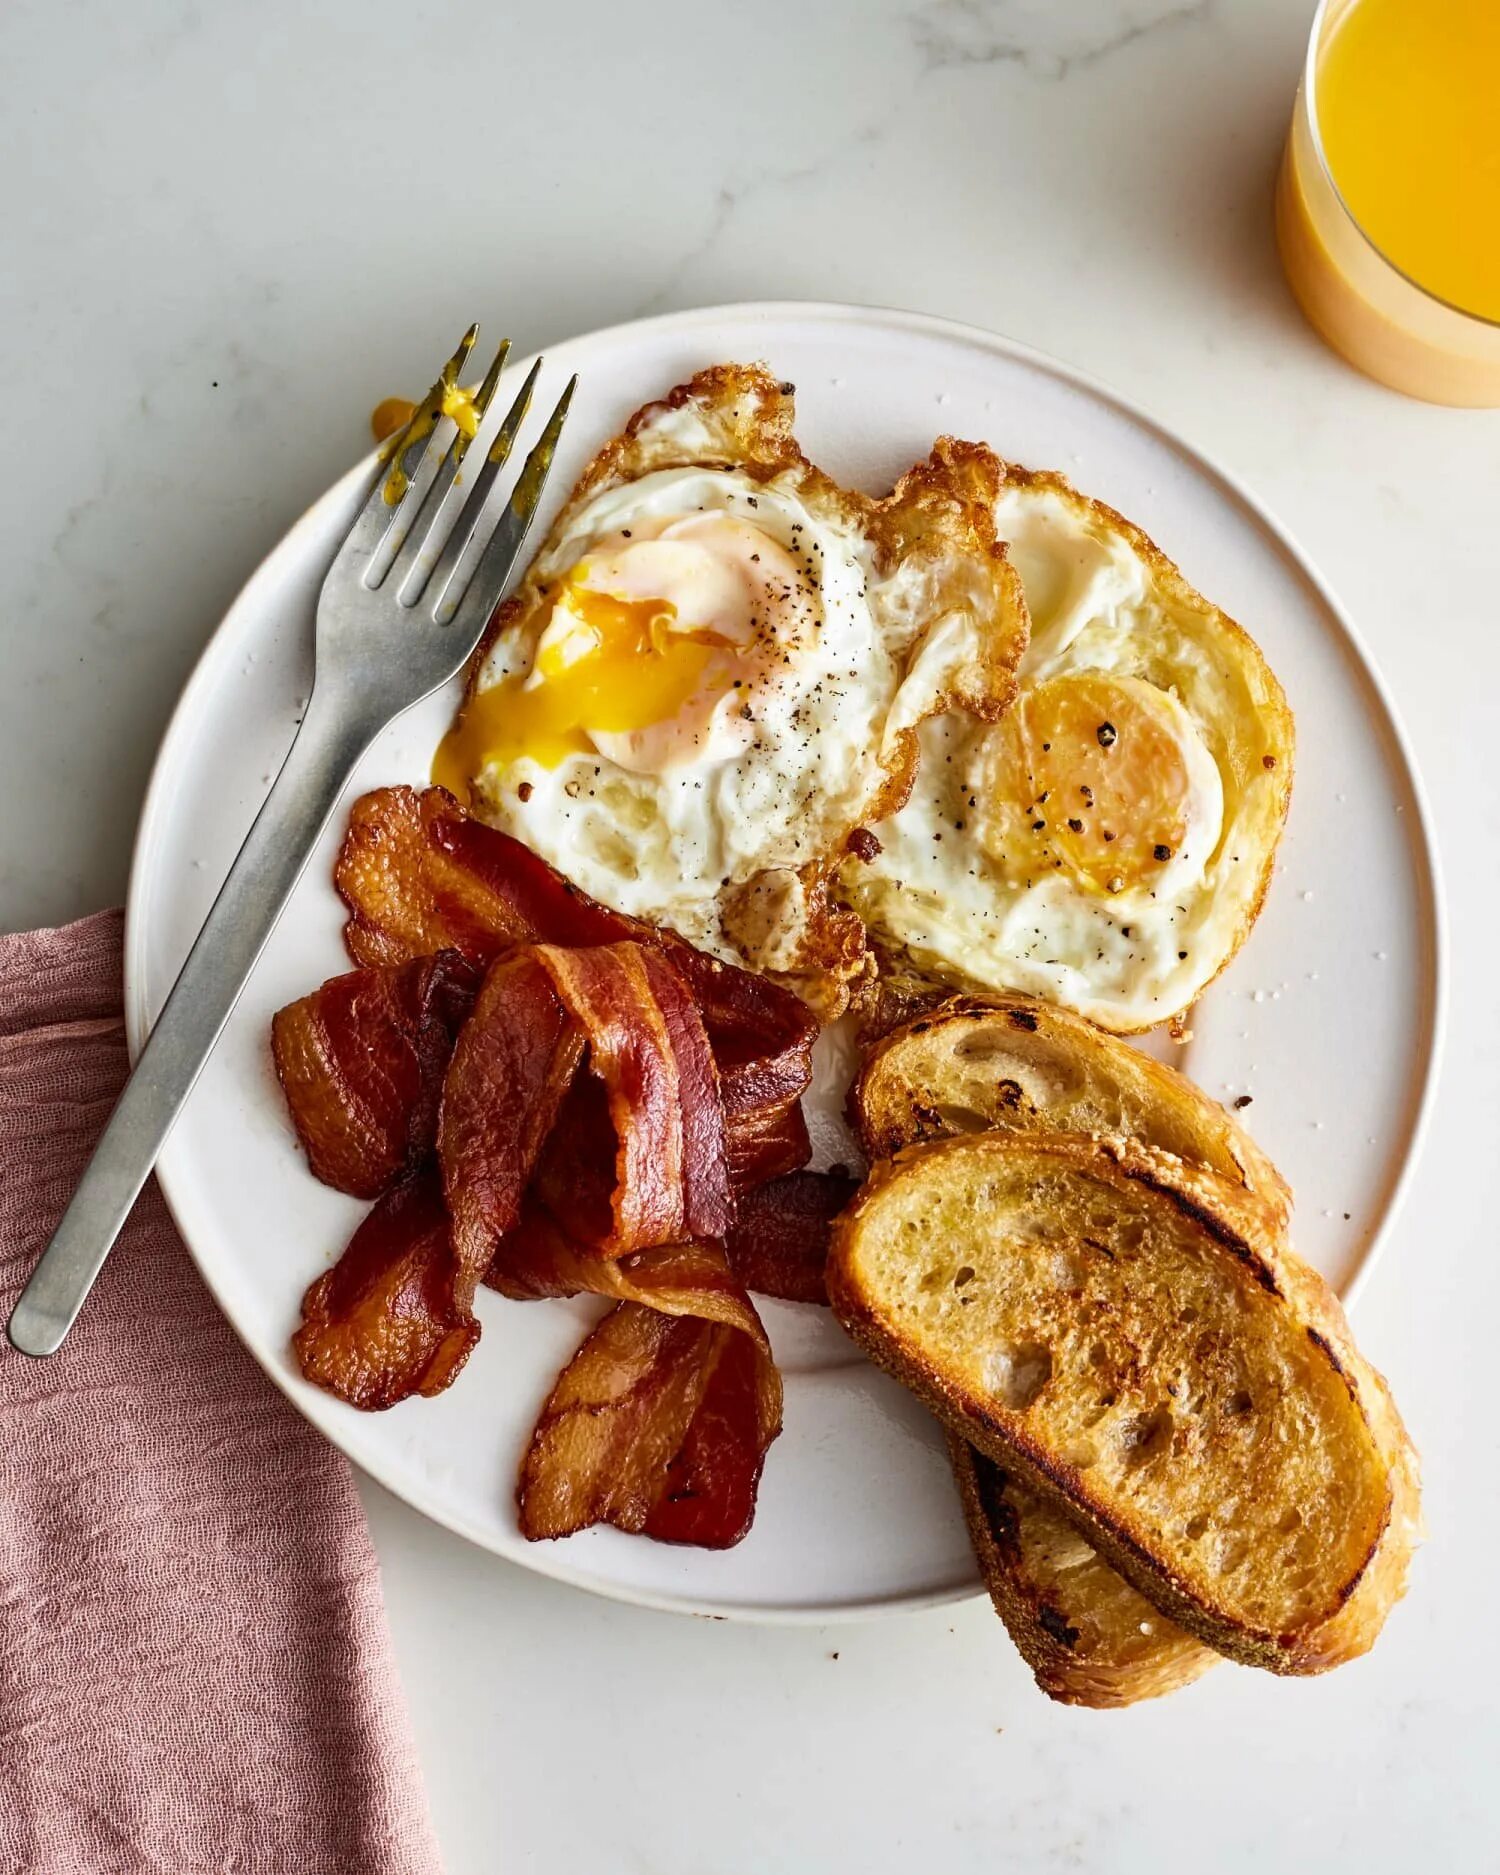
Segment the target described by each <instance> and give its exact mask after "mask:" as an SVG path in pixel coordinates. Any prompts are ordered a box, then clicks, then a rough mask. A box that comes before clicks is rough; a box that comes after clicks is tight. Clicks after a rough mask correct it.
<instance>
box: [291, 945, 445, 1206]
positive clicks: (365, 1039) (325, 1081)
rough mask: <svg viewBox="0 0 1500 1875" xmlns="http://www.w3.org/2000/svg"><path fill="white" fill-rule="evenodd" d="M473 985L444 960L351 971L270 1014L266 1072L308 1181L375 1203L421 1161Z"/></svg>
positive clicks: (429, 1146) (428, 1146) (433, 1133)
mask: <svg viewBox="0 0 1500 1875" xmlns="http://www.w3.org/2000/svg"><path fill="white" fill-rule="evenodd" d="M478 987H479V973H478V971H477V970H476V969H475V968H474V966H473V965H472V964H471V963H469V962H468V961H467V959H466V958H464V957H462V956H460V954H459V953H458V952H457V951H453V950H448V951H440V952H439V953H438V954H437V955H436V956H435V957H418V958H415V959H413V960H412V961H411V962H410V963H406V964H392V965H385V966H382V967H376V968H373V969H366V970H351V971H349V972H347V973H346V974H345V975H344V976H341V977H332V978H330V979H329V981H328V982H326V983H325V984H324V985H323V986H322V988H321V989H317V990H314V991H313V993H312V994H311V995H310V996H304V997H302V999H301V1000H300V1001H299V1002H295V1003H290V1004H288V1006H287V1007H286V1008H285V1009H282V1010H279V1011H278V1012H277V1014H276V1016H275V1018H274V1019H273V1021H272V1023H271V1049H272V1053H273V1055H274V1057H275V1061H276V1072H277V1075H278V1076H279V1078H280V1080H281V1086H282V1091H283V1092H284V1093H285V1095H286V1099H287V1105H288V1107H289V1108H290V1109H291V1115H292V1122H293V1124H294V1126H295V1127H296V1129H297V1137H298V1138H299V1139H300V1140H301V1142H302V1146H303V1150H304V1151H305V1152H306V1154H307V1163H308V1167H309V1169H310V1170H311V1171H312V1174H313V1176H314V1177H315V1178H319V1179H321V1180H322V1181H323V1183H324V1184H325V1185H332V1186H333V1187H334V1188H335V1190H337V1191H346V1192H348V1193H349V1194H350V1195H351V1196H352V1197H355V1198H378V1197H379V1196H380V1194H381V1193H382V1192H383V1191H386V1190H388V1189H389V1187H390V1186H391V1185H393V1184H394V1183H395V1182H396V1180H397V1179H398V1178H401V1177H403V1176H404V1175H405V1174H407V1173H409V1172H411V1171H413V1170H414V1169H415V1168H416V1167H417V1166H418V1165H420V1164H421V1163H422V1162H423V1160H425V1159H426V1157H427V1156H428V1154H429V1153H430V1152H431V1150H432V1146H433V1142H434V1140H435V1138H436V1136H437V1114H438V1099H439V1096H440V1095H441V1093H442V1087H443V1074H444V1072H445V1071H446V1069H447V1066H448V1057H449V1056H450V1055H451V1054H452V1052H453V1042H454V1037H455V1036H456V1035H457V1034H458V1031H459V1028H460V1027H461V1025H462V1023H463V1021H464V1019H465V1017H466V1016H467V1015H468V1013H469V1010H470V1008H471V1007H472V1005H473V1001H474V995H475V992H476V991H477V989H478Z"/></svg>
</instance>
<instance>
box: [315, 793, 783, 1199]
mask: <svg viewBox="0 0 1500 1875" xmlns="http://www.w3.org/2000/svg"><path fill="white" fill-rule="evenodd" d="M335 879H336V882H337V885H338V889H339V891H340V893H341V894H342V896H343V898H344V901H345V903H346V904H347V905H348V907H349V910H350V913H351V916H350V919H349V923H348V924H347V925H346V926H345V928H344V936H345V942H346V943H347V945H348V947H349V952H350V955H351V956H352V957H353V958H354V959H355V961H356V962H358V963H367V964H373V963H386V964H389V963H400V962H405V961H408V960H410V959H411V958H413V957H419V956H422V955H423V954H425V953H428V952H431V951H436V950H440V949H442V948H444V947H445V946H451V947H455V948H457V949H459V950H462V951H463V952H464V953H465V954H466V955H467V956H469V957H471V958H473V959H474V960H475V961H476V962H480V963H485V962H488V961H489V960H490V959H491V958H492V957H494V956H495V955H497V953H498V952H499V951H501V950H502V949H504V948H505V947H506V946H508V945H511V944H515V943H544V944H552V945H590V946H592V945H606V944H614V943H618V942H621V941H633V942H635V943H638V944H644V945H648V946H650V947H652V948H653V949H658V950H662V951H664V952H665V953H666V954H667V955H668V956H669V957H670V958H671V960H672V962H673V964H674V965H675V966H676V968H677V970H678V971H679V973H680V974H681V976H682V977H683V979H684V981H685V982H686V984H687V986H688V989H689V990H690V991H691V992H692V995H693V999H694V1001H695V1002H696V1003H697V1005H698V1007H699V1009H700V1011H701V1012H702V1019H703V1025H704V1027H705V1029H706V1030H707V1033H708V1038H709V1044H710V1046H711V1048H712V1050H713V1055H714V1062H715V1065H716V1066H717V1068H718V1071H719V1079H720V1087H721V1093H722V1099H723V1105H724V1121H725V1130H726V1135H727V1141H728V1151H729V1160H730V1167H731V1175H732V1179H733V1183H734V1185H735V1187H736V1189H738V1190H743V1189H746V1188H748V1186H750V1185H751V1184H754V1183H756V1182H758V1181H760V1180H762V1179H766V1178H772V1177H775V1176H777V1175H779V1174H780V1173H783V1172H790V1171H794V1170H795V1169H796V1168H797V1167H798V1166H801V1165H805V1164H806V1162H807V1157H808V1144H807V1134H806V1128H805V1127H804V1125H803V1123H802V1117H801V1114H800V1112H799V1111H798V1102H799V1101H800V1099H801V1097H802V1095H803V1093H804V1092H805V1091H806V1089H807V1086H808V1084H809V1082H810V1080H811V1078H812V1044H813V1041H814V1039H815V1038H816V1036H817V1032H818V1024H817V1019H816V1017H814V1016H813V1014H812V1013H811V1011H810V1010H808V1009H807V1007H806V1006H805V1005H804V1004H803V1003H802V1002H801V1001H800V1000H799V999H798V998H797V997H796V996H794V995H792V994H791V992H790V991H788V990H784V989H782V988H780V987H779V986H778V985H776V984H774V983H768V982H767V981H766V980H765V979H764V978H762V977H756V976H753V975H752V974H751V973H750V972H749V971H746V970H739V969H736V968H735V967H734V966H733V965H730V964H723V963H720V962H719V961H718V960H717V959H716V958H712V957H708V956H705V955H704V954H703V952H701V951H697V950H694V949H693V948H692V946H691V945H689V944H686V943H684V942H683V940H682V939H681V938H678V937H676V936H674V935H673V934H672V933H670V932H665V931H659V930H657V929H656V928H655V927H653V926H650V925H646V924H642V923H641V922H640V921H639V920H637V919H634V918H627V917H625V916H624V915H623V914H622V913H620V912H614V911H610V910H608V909H607V908H606V907H605V906H603V905H600V904H598V903H596V901H594V900H593V899H591V898H588V897H586V896H585V895H584V894H583V893H581V892H579V891H577V890H576V889H575V888H574V887H573V886H571V885H570V884H569V883H568V881H567V880H566V879H564V878H563V877H562V875H561V874H560V873H558V872H556V871H554V870H553V868H552V867H550V866H549V865H547V863H546V862H545V861H544V860H542V859H540V858H538V856H537V855H536V854H535V853H533V852H532V851H531V850H530V848H529V847H526V846H523V845H522V844H521V842H520V841H519V840H515V839H512V838H511V836H510V835H509V834H505V833H501V832H500V831H499V830H498V829H496V828H494V827H486V826H485V825H484V824H483V822H481V821H477V820H475V819H473V818H472V817H471V816H470V815H468V814H466V813H465V812H464V810H463V809H462V808H461V807H460V806H459V805H458V803H457V802H456V801H455V800H454V799H453V797H452V796H451V795H450V794H447V793H445V792H444V791H443V790H442V789H441V788H429V789H427V790H426V791H425V792H424V793H422V794H420V795H418V794H417V793H416V792H415V791H414V790H413V789H411V788H378V789H376V790H375V791H374V792H373V793H371V794H367V795H365V796H363V797H362V798H361V799H360V800H359V801H357V802H356V803H355V805H354V808H353V811H352V813H351V815H350V820H349V831H348V833H347V835H346V836H345V840H344V845H343V848H342V850H341V852H340V854H339V860H338V867H337V870H336V873H335Z"/></svg>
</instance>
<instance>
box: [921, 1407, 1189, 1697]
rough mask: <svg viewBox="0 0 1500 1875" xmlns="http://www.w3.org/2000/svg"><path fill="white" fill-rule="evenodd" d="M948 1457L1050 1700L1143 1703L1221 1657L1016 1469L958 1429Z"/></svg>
mask: <svg viewBox="0 0 1500 1875" xmlns="http://www.w3.org/2000/svg"><path fill="white" fill-rule="evenodd" d="M948 1456H949V1457H950V1459H951V1460H952V1462H953V1476H954V1478H955V1479H956V1480H957V1482H958V1490H959V1496H960V1497H961V1498H962V1499H963V1506H964V1516H965V1518H966V1520H967V1522H968V1525H969V1535H970V1537H971V1538H972V1540H973V1544H974V1554H975V1556H976V1557H977V1558H978V1559H979V1567H980V1569H981V1571H982V1572H983V1575H984V1581H985V1587H986V1588H987V1589H988V1590H989V1593H990V1600H991V1601H992V1602H993V1603H994V1604H995V1612H996V1613H997V1614H998V1615H999V1616H1000V1619H1001V1620H1002V1621H1003V1622H1004V1623H1005V1626H1006V1628H1007V1630H1008V1631H1009V1633H1010V1636H1011V1639H1012V1640H1013V1641H1014V1642H1015V1643H1016V1646H1017V1647H1018V1648H1019V1649H1020V1652H1021V1657H1022V1659H1023V1660H1025V1662H1026V1664H1027V1665H1028V1666H1029V1667H1030V1668H1031V1670H1032V1672H1033V1674H1034V1675H1035V1676H1036V1683H1037V1685H1038V1686H1039V1687H1040V1688H1041V1689H1042V1691H1043V1692H1044V1693H1046V1694H1047V1695H1048V1697H1049V1698H1051V1699H1056V1700H1058V1701H1060V1702H1061V1703H1062V1704H1063V1705H1067V1706H1096V1707H1101V1708H1104V1707H1119V1706H1133V1705H1134V1704H1135V1703H1136V1701H1137V1700H1140V1699H1156V1698H1159V1697H1160V1696H1161V1694H1163V1693H1175V1692H1176V1691H1177V1689H1178V1688H1179V1687H1182V1686H1187V1685H1189V1684H1190V1683H1191V1682H1192V1681H1193V1680H1196V1679H1197V1678H1198V1677H1199V1676H1200V1675H1201V1674H1203V1673H1205V1672H1207V1670H1208V1669H1209V1667H1211V1666H1212V1665H1213V1664H1214V1663H1215V1661H1217V1660H1218V1658H1219V1656H1218V1655H1217V1654H1216V1653H1214V1652H1213V1651H1212V1649H1210V1648H1207V1647H1204V1646H1203V1645H1202V1644H1201V1643H1200V1642H1198V1641H1195V1640H1194V1639H1193V1637H1192V1635H1191V1634H1188V1633H1186V1632H1185V1631H1184V1630H1183V1629H1182V1628H1180V1627H1178V1625H1177V1623H1176V1622H1175V1621H1169V1620H1168V1619H1167V1617H1166V1616H1165V1615H1163V1614H1159V1613H1158V1612H1157V1610H1156V1609H1155V1608H1153V1607H1152V1606H1151V1604H1150V1602H1148V1601H1146V1600H1145V1599H1144V1597H1142V1596H1140V1595H1138V1594H1137V1593H1136V1591H1135V1590H1134V1589H1133V1588H1132V1587H1131V1586H1130V1584H1129V1583H1128V1582H1127V1581H1126V1580H1125V1578H1124V1577H1123V1576H1122V1575H1121V1574H1120V1572H1119V1571H1118V1570H1117V1569H1113V1568H1111V1567H1110V1565H1109V1564H1108V1563H1107V1562H1106V1561H1105V1560H1104V1558H1103V1557H1102V1556H1101V1555H1100V1554H1099V1552H1098V1550H1096V1549H1095V1548H1094V1547H1093V1545H1092V1544H1091V1543H1090V1542H1089V1541H1088V1540H1087V1538H1086V1537H1084V1536H1083V1534H1082V1533H1081V1532H1080V1531H1079V1530H1077V1529H1076V1528H1075V1527H1074V1526H1073V1525H1072V1524H1071V1523H1069V1521H1068V1520H1067V1518H1066V1517H1064V1516H1063V1515H1062V1514H1061V1513H1060V1512H1059V1511H1058V1509H1057V1507H1056V1505H1055V1504H1053V1503H1051V1502H1050V1501H1049V1500H1048V1499H1046V1498H1043V1497H1039V1496H1038V1495H1037V1493H1036V1492H1035V1491H1033V1490H1030V1489H1029V1488H1028V1487H1027V1486H1026V1485H1024V1484H1022V1483H1021V1481H1020V1479H1019V1478H1017V1477H1016V1476H1015V1474H1014V1473H1013V1472H1009V1471H1006V1470H1004V1469H1002V1467H1001V1466H999V1465H997V1464H995V1462H994V1461H993V1459H989V1458H986V1457H985V1455H984V1454H983V1453H982V1452H977V1451H975V1449H974V1447H973V1446H972V1445H970V1444H969V1442H968V1440H967V1439H964V1438H960V1437H959V1435H958V1434H957V1433H956V1432H949V1434H948Z"/></svg>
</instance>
